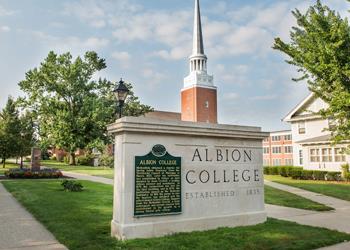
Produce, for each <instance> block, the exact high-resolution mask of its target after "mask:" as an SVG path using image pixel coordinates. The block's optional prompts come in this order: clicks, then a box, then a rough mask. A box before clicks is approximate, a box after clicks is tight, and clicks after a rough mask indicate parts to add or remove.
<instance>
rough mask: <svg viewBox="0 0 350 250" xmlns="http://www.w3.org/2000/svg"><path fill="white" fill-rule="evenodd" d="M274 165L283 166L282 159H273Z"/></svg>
mask: <svg viewBox="0 0 350 250" xmlns="http://www.w3.org/2000/svg"><path fill="white" fill-rule="evenodd" d="M273 165H274V166H281V159H273Z"/></svg>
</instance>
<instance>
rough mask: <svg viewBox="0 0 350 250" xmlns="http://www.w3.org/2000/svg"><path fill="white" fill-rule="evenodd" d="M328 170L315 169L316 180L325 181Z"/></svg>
mask: <svg viewBox="0 0 350 250" xmlns="http://www.w3.org/2000/svg"><path fill="white" fill-rule="evenodd" d="M327 173H328V172H327V171H318V170H315V171H314V180H318V181H324V180H326V175H327Z"/></svg>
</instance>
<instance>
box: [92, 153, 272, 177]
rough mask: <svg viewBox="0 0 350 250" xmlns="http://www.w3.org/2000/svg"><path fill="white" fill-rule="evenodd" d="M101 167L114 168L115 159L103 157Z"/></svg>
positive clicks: (104, 155) (105, 155) (107, 156)
mask: <svg viewBox="0 0 350 250" xmlns="http://www.w3.org/2000/svg"><path fill="white" fill-rule="evenodd" d="M99 165H100V166H103V167H109V168H114V157H113V156H110V155H108V154H103V155H101V157H100V163H99ZM264 171H265V168H264ZM264 173H265V172H264Z"/></svg>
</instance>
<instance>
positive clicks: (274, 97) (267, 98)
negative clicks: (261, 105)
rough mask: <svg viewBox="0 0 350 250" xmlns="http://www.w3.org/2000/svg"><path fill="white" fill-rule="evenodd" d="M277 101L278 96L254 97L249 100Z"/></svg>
mask: <svg viewBox="0 0 350 250" xmlns="http://www.w3.org/2000/svg"><path fill="white" fill-rule="evenodd" d="M275 99H277V96H276V95H261V96H253V97H250V98H249V100H251V101H270V100H275Z"/></svg>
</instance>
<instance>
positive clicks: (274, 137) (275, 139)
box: [271, 135, 281, 141]
mask: <svg viewBox="0 0 350 250" xmlns="http://www.w3.org/2000/svg"><path fill="white" fill-rule="evenodd" d="M271 140H272V141H280V140H281V136H279V135H274V136H272V137H271Z"/></svg>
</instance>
